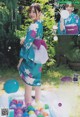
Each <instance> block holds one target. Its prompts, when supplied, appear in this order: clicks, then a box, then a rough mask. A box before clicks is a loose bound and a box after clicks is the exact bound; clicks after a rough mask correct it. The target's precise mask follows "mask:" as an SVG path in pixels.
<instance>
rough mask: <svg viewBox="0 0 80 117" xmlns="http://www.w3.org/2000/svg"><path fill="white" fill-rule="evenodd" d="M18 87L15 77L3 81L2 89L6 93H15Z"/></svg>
mask: <svg viewBox="0 0 80 117" xmlns="http://www.w3.org/2000/svg"><path fill="white" fill-rule="evenodd" d="M18 89H19V83H18V81H17V80H15V79H10V80H7V81H6V82H5V83H4V90H5V92H6V93H15V92H17V91H18Z"/></svg>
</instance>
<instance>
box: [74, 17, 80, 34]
mask: <svg viewBox="0 0 80 117" xmlns="http://www.w3.org/2000/svg"><path fill="white" fill-rule="evenodd" d="M75 21H76V24H77V25H78V29H79V33H80V17H79V16H78V15H75Z"/></svg>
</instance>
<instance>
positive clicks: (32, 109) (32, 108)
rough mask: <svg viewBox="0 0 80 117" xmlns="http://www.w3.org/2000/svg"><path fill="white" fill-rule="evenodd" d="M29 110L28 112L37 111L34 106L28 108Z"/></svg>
mask: <svg viewBox="0 0 80 117" xmlns="http://www.w3.org/2000/svg"><path fill="white" fill-rule="evenodd" d="M27 109H28V111H35V109H34V107H33V106H31V105H30V106H28V108H27Z"/></svg>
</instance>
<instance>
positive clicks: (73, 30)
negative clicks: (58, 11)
mask: <svg viewBox="0 0 80 117" xmlns="http://www.w3.org/2000/svg"><path fill="white" fill-rule="evenodd" d="M65 9H66V10H67V11H68V12H69V17H68V18H67V19H63V18H61V19H60V21H59V23H58V34H69V35H70V34H71V35H76V34H79V33H80V18H79V16H78V15H77V14H74V13H73V11H74V5H73V4H72V3H71V2H68V3H66V5H65Z"/></svg>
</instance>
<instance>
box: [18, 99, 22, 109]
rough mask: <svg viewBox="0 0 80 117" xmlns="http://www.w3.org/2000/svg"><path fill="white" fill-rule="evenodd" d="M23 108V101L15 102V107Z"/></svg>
mask: <svg viewBox="0 0 80 117" xmlns="http://www.w3.org/2000/svg"><path fill="white" fill-rule="evenodd" d="M22 106H23V101H22V100H18V102H17V107H18V108H19V107H22Z"/></svg>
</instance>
